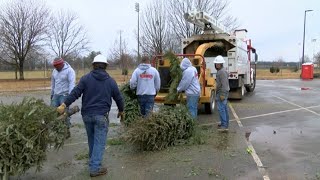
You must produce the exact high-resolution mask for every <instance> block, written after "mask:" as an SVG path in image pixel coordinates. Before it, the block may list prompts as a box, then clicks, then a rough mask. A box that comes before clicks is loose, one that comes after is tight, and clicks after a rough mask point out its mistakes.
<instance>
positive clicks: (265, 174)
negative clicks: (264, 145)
mask: <svg viewBox="0 0 320 180" xmlns="http://www.w3.org/2000/svg"><path fill="white" fill-rule="evenodd" d="M229 107H230V110H231V112H232V114H233V116H234V117H235V120H236V121H237V123H238V126H239V127H240V128H243V125H242V123H241V121H240V118H239V117H238V115H237V113H236V111H235V110H234V109H233V107H232V105H231V103H229ZM246 142H247V146H248V148H249V149H250V150H251V151H252V152H251V156H252V158H253V160H254V162H255V163H256V164H257V168H258V170H259V172H260V173H261V175H262V177H263V179H264V180H270V178H269V175H268V172H267V170H266V169H265V168H264V166H263V164H262V162H261V160H260V158H259V156H258V154H257V153H256V150H255V149H254V147H253V145H252V144H251V142H250V141H249V140H247V139H246Z"/></svg>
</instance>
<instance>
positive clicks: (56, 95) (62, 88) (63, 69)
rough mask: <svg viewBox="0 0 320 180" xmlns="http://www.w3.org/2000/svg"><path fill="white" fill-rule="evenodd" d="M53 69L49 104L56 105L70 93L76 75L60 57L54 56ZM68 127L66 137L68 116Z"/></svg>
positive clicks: (68, 119)
mask: <svg viewBox="0 0 320 180" xmlns="http://www.w3.org/2000/svg"><path fill="white" fill-rule="evenodd" d="M52 64H53V66H54V70H53V71H52V76H51V106H53V107H58V106H60V105H61V104H62V103H63V102H64V101H65V98H66V97H67V96H68V95H69V94H70V92H71V91H72V89H73V88H74V86H75V81H76V75H75V72H74V70H73V69H72V67H71V66H70V65H69V64H68V63H67V62H65V61H64V60H63V59H62V58H56V59H54V61H53V63H52ZM66 124H67V127H68V134H67V138H69V137H70V131H69V128H70V125H71V123H70V117H68V118H67V120H66Z"/></svg>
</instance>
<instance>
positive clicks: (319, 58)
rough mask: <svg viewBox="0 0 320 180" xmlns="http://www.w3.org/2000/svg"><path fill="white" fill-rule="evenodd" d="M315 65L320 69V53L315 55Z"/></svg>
mask: <svg viewBox="0 0 320 180" xmlns="http://www.w3.org/2000/svg"><path fill="white" fill-rule="evenodd" d="M314 61H315V62H314V63H315V64H317V65H318V68H319V67H320V52H318V53H317V54H315V55H314Z"/></svg>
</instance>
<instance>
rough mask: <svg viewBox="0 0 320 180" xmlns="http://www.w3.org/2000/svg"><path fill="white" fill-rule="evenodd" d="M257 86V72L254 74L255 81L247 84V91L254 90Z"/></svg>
mask: <svg viewBox="0 0 320 180" xmlns="http://www.w3.org/2000/svg"><path fill="white" fill-rule="evenodd" d="M255 88H256V73H254V75H253V83H252V84H251V85H250V86H246V90H247V92H253V91H254V89H255Z"/></svg>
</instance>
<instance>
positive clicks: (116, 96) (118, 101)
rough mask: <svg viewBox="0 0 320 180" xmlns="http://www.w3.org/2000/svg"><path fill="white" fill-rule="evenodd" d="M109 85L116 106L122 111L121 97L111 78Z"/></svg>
mask: <svg viewBox="0 0 320 180" xmlns="http://www.w3.org/2000/svg"><path fill="white" fill-rule="evenodd" d="M111 87H112V98H113V100H114V101H115V102H116V104H117V107H118V109H119V112H123V111H124V102H123V98H122V95H121V92H120V90H119V88H118V85H117V83H116V82H115V81H114V80H112V85H111Z"/></svg>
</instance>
